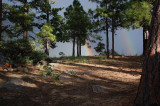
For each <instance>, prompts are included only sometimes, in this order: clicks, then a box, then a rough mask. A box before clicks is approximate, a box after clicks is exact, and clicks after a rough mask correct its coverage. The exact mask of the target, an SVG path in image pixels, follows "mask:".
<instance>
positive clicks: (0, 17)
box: [0, 0, 2, 41]
mask: <svg viewBox="0 0 160 106" xmlns="http://www.w3.org/2000/svg"><path fill="white" fill-rule="evenodd" d="M0 41H2V0H0Z"/></svg>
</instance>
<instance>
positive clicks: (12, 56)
mask: <svg viewBox="0 0 160 106" xmlns="http://www.w3.org/2000/svg"><path fill="white" fill-rule="evenodd" d="M35 48H36V46H35V44H34V43H33V42H30V41H29V40H27V39H18V40H9V41H5V42H4V41H3V42H2V41H1V42H0V50H1V51H0V52H1V53H2V55H3V56H4V57H6V58H7V59H8V60H9V61H12V62H13V64H18V65H26V64H27V63H35V62H38V61H40V60H42V59H46V58H48V56H47V55H46V54H45V53H43V52H41V51H36V50H35Z"/></svg>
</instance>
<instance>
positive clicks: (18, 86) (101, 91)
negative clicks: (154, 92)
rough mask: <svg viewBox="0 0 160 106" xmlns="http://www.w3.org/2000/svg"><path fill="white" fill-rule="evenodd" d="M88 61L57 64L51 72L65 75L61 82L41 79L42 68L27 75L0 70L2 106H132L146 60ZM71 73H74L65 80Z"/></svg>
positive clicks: (93, 58) (60, 62)
mask: <svg viewBox="0 0 160 106" xmlns="http://www.w3.org/2000/svg"><path fill="white" fill-rule="evenodd" d="M86 59H87V60H88V61H87V63H79V62H78V63H69V62H68V61H67V60H66V59H64V60H61V61H59V62H58V63H56V64H57V65H56V66H53V67H51V68H52V69H53V70H55V71H58V72H59V73H61V74H62V76H61V75H60V76H59V80H58V81H57V80H56V81H54V80H53V79H51V78H50V77H45V78H44V77H42V72H41V71H40V70H42V68H41V67H40V66H28V72H20V71H13V72H9V71H6V70H2V69H0V106H130V105H132V103H133V101H134V98H135V96H136V91H137V88H138V84H139V80H140V75H141V71H142V62H143V58H142V57H134V56H130V57H129V56H128V57H120V56H118V57H116V58H115V59H103V60H100V59H99V58H98V57H86ZM68 72H72V73H71V74H70V75H66V76H67V77H64V76H65V74H64V73H68ZM63 75H64V76H63ZM60 77H61V78H60ZM15 81H17V82H15ZM13 82H14V83H13Z"/></svg>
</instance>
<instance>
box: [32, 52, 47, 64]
mask: <svg viewBox="0 0 160 106" xmlns="http://www.w3.org/2000/svg"><path fill="white" fill-rule="evenodd" d="M29 57H30V60H33V63H37V62H39V61H40V60H45V59H47V58H48V55H47V54H45V53H43V52H42V51H36V50H34V51H33V52H32V53H31V54H30V56H29Z"/></svg>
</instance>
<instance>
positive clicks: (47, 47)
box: [45, 0, 50, 56]
mask: <svg viewBox="0 0 160 106" xmlns="http://www.w3.org/2000/svg"><path fill="white" fill-rule="evenodd" d="M47 1H48V3H49V0H47ZM47 23H49V10H47ZM46 36H48V35H46ZM49 46H50V45H49V40H48V39H46V49H45V53H46V54H47V55H48V56H49Z"/></svg>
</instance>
